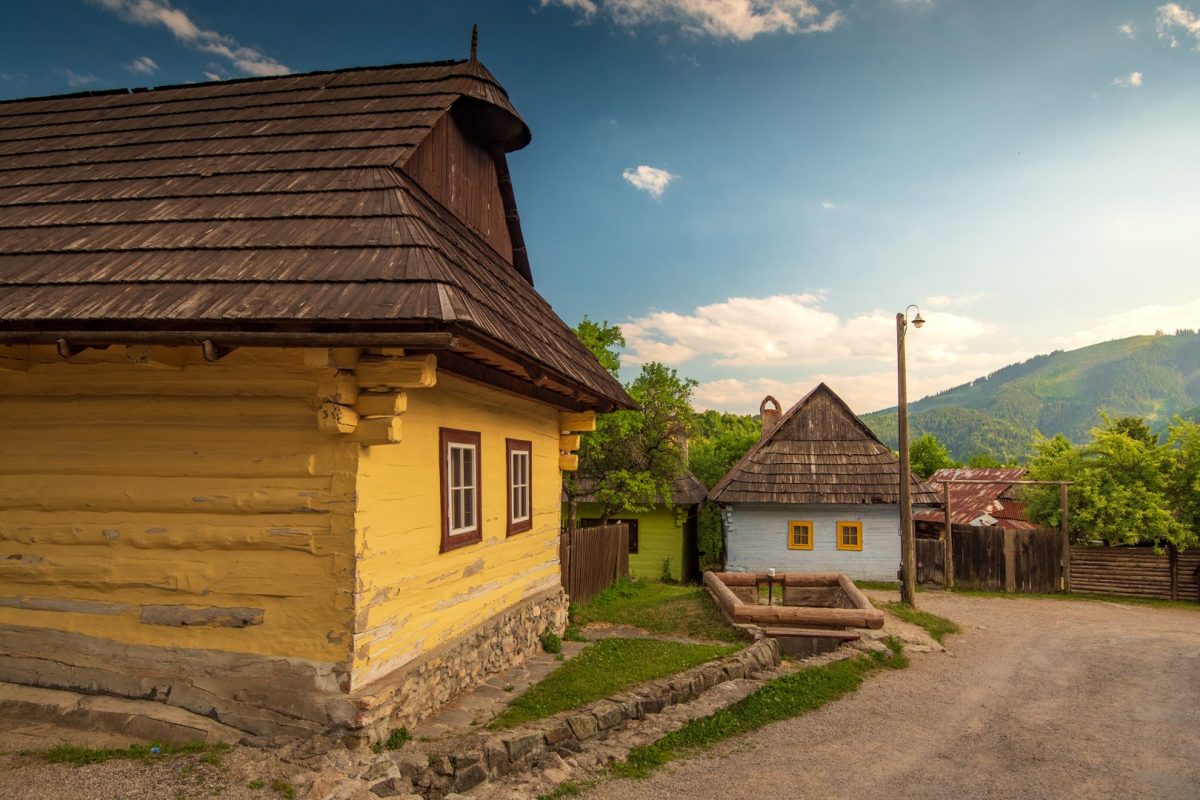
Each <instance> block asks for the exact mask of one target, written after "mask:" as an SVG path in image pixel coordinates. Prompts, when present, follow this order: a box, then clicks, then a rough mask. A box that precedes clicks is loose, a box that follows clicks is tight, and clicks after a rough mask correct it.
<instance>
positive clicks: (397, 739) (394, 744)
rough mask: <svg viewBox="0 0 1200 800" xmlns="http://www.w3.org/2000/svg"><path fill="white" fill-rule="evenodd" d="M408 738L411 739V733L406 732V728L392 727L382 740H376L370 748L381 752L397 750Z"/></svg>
mask: <svg viewBox="0 0 1200 800" xmlns="http://www.w3.org/2000/svg"><path fill="white" fill-rule="evenodd" d="M410 739H412V734H410V733H409V732H408V728H392V730H391V732H390V733H388V737H387V738H386V739H384V740H383V741H382V742H376V743H375V744H374V745H372V746H371V749H372V750H374V751H375V752H376V753H382V752H383V751H384V750H399V749H400V748H401V747H404V745H405V743H406V742H408V741H409V740H410Z"/></svg>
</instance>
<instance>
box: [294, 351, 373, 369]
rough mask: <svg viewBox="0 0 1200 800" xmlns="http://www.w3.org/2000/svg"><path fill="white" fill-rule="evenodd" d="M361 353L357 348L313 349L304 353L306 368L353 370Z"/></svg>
mask: <svg viewBox="0 0 1200 800" xmlns="http://www.w3.org/2000/svg"><path fill="white" fill-rule="evenodd" d="M361 353H362V351H361V350H360V349H359V348H357V347H313V348H309V349H307V350H305V351H304V365H305V366H306V367H317V368H321V367H333V368H334V369H354V368H355V367H356V366H358V358H359V355H360V354H361Z"/></svg>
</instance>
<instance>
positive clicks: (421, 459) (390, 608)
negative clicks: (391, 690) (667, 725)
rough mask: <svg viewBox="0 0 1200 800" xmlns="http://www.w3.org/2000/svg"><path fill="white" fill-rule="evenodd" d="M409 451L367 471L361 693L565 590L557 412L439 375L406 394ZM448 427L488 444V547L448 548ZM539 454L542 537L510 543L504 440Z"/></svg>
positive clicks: (394, 450) (358, 653) (385, 451)
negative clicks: (444, 540)
mask: <svg viewBox="0 0 1200 800" xmlns="http://www.w3.org/2000/svg"><path fill="white" fill-rule="evenodd" d="M403 419H404V435H403V441H402V442H401V443H400V444H395V445H388V446H383V447H372V448H369V449H365V450H363V453H362V456H361V457H360V460H359V474H358V484H357V491H358V512H357V516H356V525H355V528H356V537H357V538H356V544H355V547H356V552H357V553H358V555H359V560H358V574H357V578H356V585H355V616H356V629H355V635H354V671H353V685H352V689H358V688H361V687H362V686H364V685H366V684H367V683H370V682H371V681H373V680H375V679H377V678H380V677H382V676H384V675H386V674H387V673H389V672H391V671H392V670H395V669H397V668H399V667H401V666H403V665H405V664H406V663H408V662H410V661H412V660H413V659H415V658H417V657H419V656H421V655H423V654H425V653H428V652H429V651H431V650H433V649H434V648H436V647H437V646H438V645H440V644H442V643H444V642H446V641H448V640H450V639H452V638H454V637H455V636H457V635H459V634H462V633H465V632H466V631H468V630H470V629H471V628H473V627H475V626H476V625H478V624H479V623H481V622H483V621H485V620H486V619H488V618H489V617H491V616H493V615H496V614H499V613H501V612H503V611H504V610H505V609H506V608H508V607H510V606H512V605H514V604H515V603H517V602H519V601H520V600H522V599H523V598H526V597H529V596H531V595H534V594H537V593H539V592H542V591H545V590H547V589H553V588H554V587H556V586H557V585H558V584H559V566H558V536H559V524H560V522H559V521H560V515H561V510H560V500H561V491H562V474H561V473H560V472H559V469H558V455H559V450H558V446H559V430H558V427H559V426H558V411H557V410H556V409H554V408H552V407H550V406H548V405H543V404H541V403H536V402H533V401H529V400H525V399H522V398H519V397H516V396H514V395H510V394H506V393H503V392H498V391H495V390H493V389H489V388H487V387H484V386H480V385H478V384H475V383H472V382H470V381H466V380H463V379H460V378H457V377H455V376H453V375H450V374H447V373H445V372H439V373H438V379H437V385H436V386H435V387H433V388H427V389H415V390H412V391H411V392H409V397H408V410H407V412H406V413H405V414H404V418H403ZM441 427H449V428H457V429H462V430H468V431H478V432H479V433H480V434H481V441H480V448H481V454H480V456H481V465H482V470H483V475H482V487H481V489H482V494H481V498H482V514H481V518H482V523H483V530H482V535H483V540H482V541H481V542H479V543H477V544H473V545H468V546H466V547H461V548H458V549H455V550H451V551H450V552H447V553H441V552H439V550H440V546H441V483H440V480H441V476H440V470H439V463H440V455H439V439H438V431H439V428H441ZM506 438H513V439H523V440H529V441H531V442H532V443H533V456H532V462H533V463H532V478H533V490H532V510H533V529H532V530H529V531H526V532H524V533H519V534H515V535H513V536H511V537H510V536H507V535H506V527H507V526H506V518H507V516H506V515H507V513H508V511H507V504H506V503H507V491H508V484H507V469H506V451H505V441H504V440H505V439H506Z"/></svg>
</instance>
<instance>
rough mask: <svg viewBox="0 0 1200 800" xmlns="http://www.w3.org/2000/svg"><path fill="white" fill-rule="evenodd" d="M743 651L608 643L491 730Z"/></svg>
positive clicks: (533, 692)
mask: <svg viewBox="0 0 1200 800" xmlns="http://www.w3.org/2000/svg"><path fill="white" fill-rule="evenodd" d="M737 649H738V648H736V647H730V646H727V645H715V644H681V643H679V642H663V641H658V640H656V639H602V640H600V641H598V642H596V643H595V644H594V645H592V646H591V647H589V648H587V649H586V650H584V651H583V652H581V653H580V654H579V655H577V656H575V658H573V659H571V660H570V661H569V662H567V663H566V664H564V665H563V666H561V667H559V668H558V669H557V670H555V671H554V672H552V673H550V674H549V675H547V676H546V677H545V678H544V679H543V680H542V681H540V682H538V683H536V684H534V685H533V686H531V687H530V688H529V691H527V692H525V694H523V695H521V696H520V697H517V698H515V699H513V701H512V703H510V704H509V706H508V708H507V709H505V711H504V713H502V714H500V716H498V717H496V719H494V720H493V721H492V722H491V724H490V725H489V727H490V728H492V729H493V730H499V729H503V728H511V727H513V726H514V725H520V724H522V723H525V722H530V721H532V720H535V719H542V718H544V717H548V716H550V715H551V714H557V713H558V712H559V711H566V710H567V709H570V708H577V707H578V706H581V705H583V704H584V703H590V702H591V701H593V700H599V699H600V698H602V697H608V696H609V695H611V694H615V693H616V692H619V691H621V690H622V689H625V688H627V687H629V686H633V685H634V684H636V683H642V682H643V681H649V680H654V679H655V678H661V677H664V676H666V675H674V674H675V673H676V672H682V671H683V670H686V669H690V668H691V667H694V666H696V665H697V664H703V663H704V662H705V661H711V660H712V659H714V658H720V657H721V656H725V655H728V654H730V653H732V652H734V651H735V650H737Z"/></svg>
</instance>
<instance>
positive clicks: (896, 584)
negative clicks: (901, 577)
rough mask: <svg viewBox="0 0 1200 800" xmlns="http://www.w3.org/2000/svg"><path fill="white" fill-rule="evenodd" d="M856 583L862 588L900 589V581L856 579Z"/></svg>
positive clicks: (883, 590)
mask: <svg viewBox="0 0 1200 800" xmlns="http://www.w3.org/2000/svg"><path fill="white" fill-rule="evenodd" d="M854 585H855V586H857V587H858V588H860V589H875V590H876V591H880V592H898V591H900V581H855V582H854ZM917 591H918V592H919V591H921V587H920V586H918V587H917Z"/></svg>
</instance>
